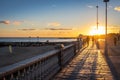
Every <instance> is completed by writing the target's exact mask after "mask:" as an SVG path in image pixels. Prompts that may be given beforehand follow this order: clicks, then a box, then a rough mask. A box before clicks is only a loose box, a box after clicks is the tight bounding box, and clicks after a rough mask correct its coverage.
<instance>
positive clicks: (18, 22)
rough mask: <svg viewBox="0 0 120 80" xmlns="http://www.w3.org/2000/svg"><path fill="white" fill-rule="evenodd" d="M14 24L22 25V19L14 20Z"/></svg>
mask: <svg viewBox="0 0 120 80" xmlns="http://www.w3.org/2000/svg"><path fill="white" fill-rule="evenodd" d="M13 24H14V25H20V24H21V21H14V22H13Z"/></svg>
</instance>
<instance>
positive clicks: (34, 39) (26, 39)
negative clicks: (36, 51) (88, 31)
mask: <svg viewBox="0 0 120 80" xmlns="http://www.w3.org/2000/svg"><path fill="white" fill-rule="evenodd" d="M76 40H77V39H73V38H38V37H17V38H16V37H1V38H0V42H46V41H49V42H71V41H76Z"/></svg>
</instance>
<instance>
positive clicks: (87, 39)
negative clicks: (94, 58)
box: [86, 36, 90, 46]
mask: <svg viewBox="0 0 120 80" xmlns="http://www.w3.org/2000/svg"><path fill="white" fill-rule="evenodd" d="M89 41H90V38H89V36H87V38H86V42H87V46H89Z"/></svg>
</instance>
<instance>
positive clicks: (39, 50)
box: [0, 45, 55, 67]
mask: <svg viewBox="0 0 120 80" xmlns="http://www.w3.org/2000/svg"><path fill="white" fill-rule="evenodd" d="M54 47H55V46H52V45H51V46H40V47H12V51H13V53H10V52H9V47H1V48H0V67H4V66H8V65H11V64H14V63H17V62H19V61H22V60H25V59H28V58H31V57H33V56H37V55H39V54H44V53H45V52H48V51H50V50H53V49H55V48H54Z"/></svg>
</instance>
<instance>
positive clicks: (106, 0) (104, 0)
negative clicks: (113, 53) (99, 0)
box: [103, 0, 109, 55]
mask: <svg viewBox="0 0 120 80" xmlns="http://www.w3.org/2000/svg"><path fill="white" fill-rule="evenodd" d="M103 2H105V51H104V52H105V55H107V54H108V49H107V2H109V0H103Z"/></svg>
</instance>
